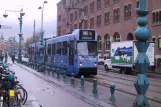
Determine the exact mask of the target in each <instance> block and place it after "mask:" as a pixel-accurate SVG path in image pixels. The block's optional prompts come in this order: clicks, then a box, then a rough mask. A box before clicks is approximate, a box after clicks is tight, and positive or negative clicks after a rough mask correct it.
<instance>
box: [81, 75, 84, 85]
mask: <svg viewBox="0 0 161 107" xmlns="http://www.w3.org/2000/svg"><path fill="white" fill-rule="evenodd" d="M81 88H84V76H83V75H82V76H81Z"/></svg>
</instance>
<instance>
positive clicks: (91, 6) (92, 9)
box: [90, 2, 94, 13]
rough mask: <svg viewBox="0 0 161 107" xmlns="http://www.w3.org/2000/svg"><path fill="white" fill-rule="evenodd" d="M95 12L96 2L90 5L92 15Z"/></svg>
mask: <svg viewBox="0 0 161 107" xmlns="http://www.w3.org/2000/svg"><path fill="white" fill-rule="evenodd" d="M93 12H94V2H92V3H90V13H93Z"/></svg>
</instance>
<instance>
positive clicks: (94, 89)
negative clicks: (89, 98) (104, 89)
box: [93, 79, 97, 94]
mask: <svg viewBox="0 0 161 107" xmlns="http://www.w3.org/2000/svg"><path fill="white" fill-rule="evenodd" d="M93 94H97V79H94V80H93Z"/></svg>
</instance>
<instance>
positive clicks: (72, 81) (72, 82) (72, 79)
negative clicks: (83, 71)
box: [71, 73, 74, 84]
mask: <svg viewBox="0 0 161 107" xmlns="http://www.w3.org/2000/svg"><path fill="white" fill-rule="evenodd" d="M71 84H74V73H72V77H71Z"/></svg>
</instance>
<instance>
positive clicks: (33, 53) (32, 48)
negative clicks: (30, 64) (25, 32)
mask: <svg viewBox="0 0 161 107" xmlns="http://www.w3.org/2000/svg"><path fill="white" fill-rule="evenodd" d="M32 55H34V47H32Z"/></svg>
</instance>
